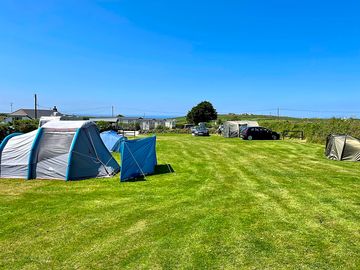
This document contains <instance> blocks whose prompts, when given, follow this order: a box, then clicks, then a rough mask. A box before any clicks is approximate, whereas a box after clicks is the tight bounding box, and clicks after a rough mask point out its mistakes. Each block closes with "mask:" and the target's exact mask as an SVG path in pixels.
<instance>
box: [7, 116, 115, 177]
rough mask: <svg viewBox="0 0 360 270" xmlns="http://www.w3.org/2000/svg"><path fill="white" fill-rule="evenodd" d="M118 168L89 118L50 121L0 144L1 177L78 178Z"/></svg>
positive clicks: (113, 172) (105, 173) (12, 136)
mask: <svg viewBox="0 0 360 270" xmlns="http://www.w3.org/2000/svg"><path fill="white" fill-rule="evenodd" d="M119 170H120V166H119V164H118V163H117V162H116V160H115V159H114V158H113V157H112V155H111V153H110V152H109V151H108V150H107V149H106V147H105V145H104V143H103V142H102V140H101V138H100V135H99V131H98V129H97V127H96V125H95V124H94V123H93V122H90V121H50V122H48V123H46V124H45V125H43V126H42V127H41V128H39V129H37V130H35V131H32V132H29V133H26V134H23V135H9V136H8V137H7V138H5V139H4V141H3V142H2V144H1V146H0V178H26V179H62V180H77V179H85V178H93V177H105V176H111V175H114V174H116V173H117V172H119Z"/></svg>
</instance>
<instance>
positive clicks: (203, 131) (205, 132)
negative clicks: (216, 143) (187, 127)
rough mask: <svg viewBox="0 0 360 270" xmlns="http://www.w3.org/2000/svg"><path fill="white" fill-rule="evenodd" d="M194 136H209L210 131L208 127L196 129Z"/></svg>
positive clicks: (193, 132)
mask: <svg viewBox="0 0 360 270" xmlns="http://www.w3.org/2000/svg"><path fill="white" fill-rule="evenodd" d="M192 135H193V136H209V130H208V129H207V128H206V127H196V128H195V129H194V130H193V131H192Z"/></svg>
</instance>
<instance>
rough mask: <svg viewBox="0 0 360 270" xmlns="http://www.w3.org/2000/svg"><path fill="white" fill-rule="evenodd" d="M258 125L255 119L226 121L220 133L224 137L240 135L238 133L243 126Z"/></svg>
mask: <svg viewBox="0 0 360 270" xmlns="http://www.w3.org/2000/svg"><path fill="white" fill-rule="evenodd" d="M258 126H259V124H258V122H256V121H226V122H225V123H224V129H223V131H222V135H223V136H224V137H225V138H235V137H240V133H241V131H242V130H243V129H244V128H247V127H258Z"/></svg>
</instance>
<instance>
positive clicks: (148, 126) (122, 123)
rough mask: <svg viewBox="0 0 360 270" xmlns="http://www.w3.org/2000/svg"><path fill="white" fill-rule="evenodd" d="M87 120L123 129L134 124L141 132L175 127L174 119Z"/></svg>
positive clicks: (108, 118)
mask: <svg viewBox="0 0 360 270" xmlns="http://www.w3.org/2000/svg"><path fill="white" fill-rule="evenodd" d="M89 120H90V121H94V122H99V121H104V122H109V123H112V124H113V126H117V127H119V128H124V129H126V128H128V127H129V126H132V125H133V126H135V125H136V124H138V125H139V126H140V129H141V130H152V129H155V128H157V127H159V126H163V127H166V128H169V129H173V128H175V125H176V120H175V119H155V118H142V117H97V118H90V119H89Z"/></svg>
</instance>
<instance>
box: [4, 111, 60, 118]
mask: <svg viewBox="0 0 360 270" xmlns="http://www.w3.org/2000/svg"><path fill="white" fill-rule="evenodd" d="M53 113H54V111H53V110H37V118H40V117H42V116H51V115H52V114H53ZM57 115H58V116H61V115H62V114H61V113H59V112H58V113H57ZM9 116H10V117H11V116H15V117H16V116H18V117H19V116H20V117H23V116H27V117H29V118H31V119H34V118H35V110H34V109H19V110H17V111H15V112H12V113H10V114H9Z"/></svg>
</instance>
